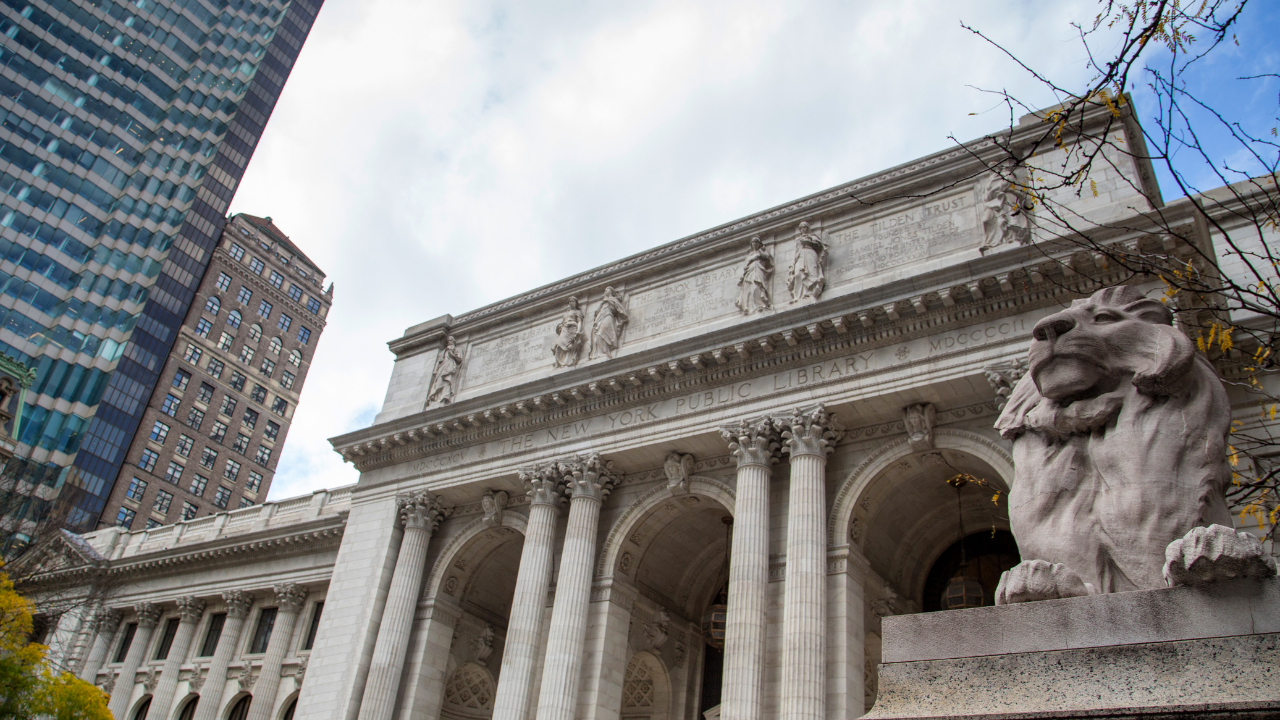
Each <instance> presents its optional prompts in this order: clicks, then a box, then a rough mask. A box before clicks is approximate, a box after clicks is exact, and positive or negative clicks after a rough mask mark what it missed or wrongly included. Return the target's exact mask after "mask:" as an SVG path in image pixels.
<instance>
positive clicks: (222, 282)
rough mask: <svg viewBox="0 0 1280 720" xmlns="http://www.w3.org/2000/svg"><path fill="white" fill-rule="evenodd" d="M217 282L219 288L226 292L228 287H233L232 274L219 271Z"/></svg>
mask: <svg viewBox="0 0 1280 720" xmlns="http://www.w3.org/2000/svg"><path fill="white" fill-rule="evenodd" d="M215 284H216V285H217V287H218V289H219V290H221V291H222V292H226V291H227V288H229V287H231V276H230V275H228V274H226V273H224V272H220V273H218V282H217V283H215Z"/></svg>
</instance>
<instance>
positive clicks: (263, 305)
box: [258, 300, 271, 318]
mask: <svg viewBox="0 0 1280 720" xmlns="http://www.w3.org/2000/svg"><path fill="white" fill-rule="evenodd" d="M258 314H259V315H261V316H262V317H264V318H269V317H271V303H269V302H267V301H266V300H263V301H262V302H260V303H258Z"/></svg>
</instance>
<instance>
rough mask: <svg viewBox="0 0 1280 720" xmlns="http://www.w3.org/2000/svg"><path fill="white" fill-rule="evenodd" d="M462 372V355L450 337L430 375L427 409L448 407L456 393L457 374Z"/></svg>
mask: <svg viewBox="0 0 1280 720" xmlns="http://www.w3.org/2000/svg"><path fill="white" fill-rule="evenodd" d="M461 370H462V354H461V353H459V352H458V347H457V342H456V341H455V340H454V339H453V336H452V335H450V336H448V337H447V338H445V341H444V347H442V348H440V355H439V357H437V358H436V367H435V370H433V371H432V373H431V389H430V391H429V392H428V393H427V407H431V406H432V405H448V404H449V403H451V402H453V396H454V394H455V393H457V392H458V372H459V371H461Z"/></svg>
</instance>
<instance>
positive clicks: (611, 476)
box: [560, 452, 617, 502]
mask: <svg viewBox="0 0 1280 720" xmlns="http://www.w3.org/2000/svg"><path fill="white" fill-rule="evenodd" d="M560 472H561V473H562V474H563V476H564V482H565V494H566V495H568V496H569V497H571V498H575V499H576V498H588V499H591V500H595V501H597V502H603V501H604V499H605V498H606V497H608V496H609V492H610V491H611V490H613V486H614V484H615V483H616V482H617V474H616V473H615V471H614V468H613V463H612V462H611V461H608V460H605V459H603V458H601V457H600V453H595V452H593V453H588V454H586V455H581V456H578V457H575V458H571V459H567V460H562V461H561V462H560Z"/></svg>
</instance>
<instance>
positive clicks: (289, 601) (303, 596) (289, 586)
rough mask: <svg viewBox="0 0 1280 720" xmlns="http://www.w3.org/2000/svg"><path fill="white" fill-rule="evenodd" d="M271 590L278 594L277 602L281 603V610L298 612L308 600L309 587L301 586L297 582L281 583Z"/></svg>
mask: <svg viewBox="0 0 1280 720" xmlns="http://www.w3.org/2000/svg"><path fill="white" fill-rule="evenodd" d="M271 590H272V591H273V592H275V594H276V602H277V603H279V605H280V611H281V612H292V613H296V612H298V611H299V610H301V609H302V604H303V603H304V602H306V600H307V589H306V588H304V587H299V586H298V584H297V583H291V582H286V583H280V584H279V585H276V586H274V587H272V588H271Z"/></svg>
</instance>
